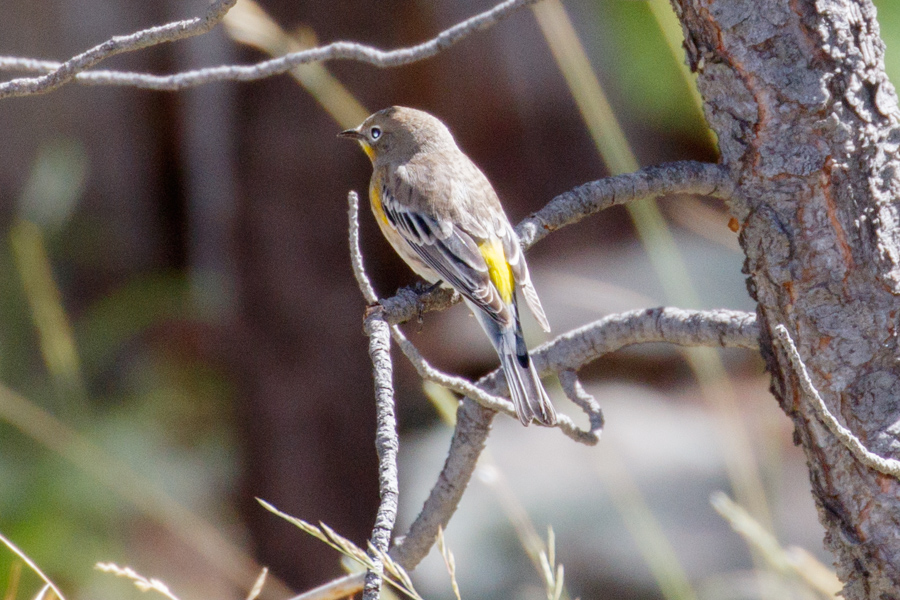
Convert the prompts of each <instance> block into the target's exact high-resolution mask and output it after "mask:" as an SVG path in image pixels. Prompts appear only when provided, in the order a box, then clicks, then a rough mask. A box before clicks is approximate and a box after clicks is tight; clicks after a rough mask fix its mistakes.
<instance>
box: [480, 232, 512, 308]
mask: <svg viewBox="0 0 900 600" xmlns="http://www.w3.org/2000/svg"><path fill="white" fill-rule="evenodd" d="M478 249H479V250H480V251H481V256H483V257H484V262H486V263H487V266H488V277H490V278H491V282H492V283H493V284H494V287H496V288H497V291H498V292H500V297H501V298H502V299H503V301H504V302H506V303H507V304H509V303H510V302H512V298H513V288H514V287H515V285H516V282H515V279H514V278H513V274H512V269H511V268H510V266H509V263H508V262H506V253H504V252H503V244H502V243H501V242H500V240H498V239H496V238H495V239H490V240H487V241H485V242H482V243H481V244H480V245H479V246H478Z"/></svg>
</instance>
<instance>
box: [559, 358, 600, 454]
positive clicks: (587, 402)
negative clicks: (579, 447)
mask: <svg viewBox="0 0 900 600" xmlns="http://www.w3.org/2000/svg"><path fill="white" fill-rule="evenodd" d="M559 383H560V385H561V386H562V389H563V391H564V392H565V393H566V397H567V398H568V399H569V400H571V401H572V402H573V403H575V404H577V405H578V406H580V407H581V410H583V411H584V412H585V414H587V416H588V419H589V420H590V423H591V431H590V432H591V433H593V434H594V435H595V436H596V437H597V438H599V437H600V432H602V431H603V425H604V424H605V419H604V418H603V410H601V408H600V405H599V404H598V403H597V400H595V399H594V397H593V396H592V395H591V394H588V393H587V391H585V389H584V386H582V385H581V381H579V380H578V372H577V371H575V369H564V370H562V371H560V372H559Z"/></svg>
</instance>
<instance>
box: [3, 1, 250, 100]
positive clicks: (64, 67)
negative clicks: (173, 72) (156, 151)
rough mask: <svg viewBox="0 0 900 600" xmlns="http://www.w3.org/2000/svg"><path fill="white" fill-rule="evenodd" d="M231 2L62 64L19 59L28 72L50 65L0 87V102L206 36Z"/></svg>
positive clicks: (126, 37)
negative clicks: (144, 51) (109, 62)
mask: <svg viewBox="0 0 900 600" xmlns="http://www.w3.org/2000/svg"><path fill="white" fill-rule="evenodd" d="M235 2H237V0H216V1H215V2H213V3H212V5H210V7H209V8H208V9H207V11H206V14H205V15H204V16H202V17H196V18H194V19H188V20H186V21H176V22H174V23H169V24H167V25H160V26H159V27H151V28H150V29H144V30H142V31H138V32H136V33H132V34H131V35H122V36H116V37H113V38H111V39H109V40H107V41H105V42H103V43H102V44H100V45H99V46H94V47H93V48H91V49H90V50H87V51H85V52H82V53H81V54H79V55H77V56H74V57H72V58H70V59H69V60H67V61H66V62H64V63H59V64H53V63H45V62H44V61H35V60H32V59H21V60H23V63H22V66H23V67H25V68H27V69H28V70H32V69H34V68H37V67H40V66H42V65H43V66H48V67H49V66H50V65H51V64H53V66H52V70H50V72H49V73H47V74H45V75H41V76H39V77H25V78H20V79H13V80H11V81H6V82H4V83H0V98H9V97H13V96H28V95H31V94H43V93H46V92H49V91H52V90H55V89H56V88H58V87H60V86H62V85H65V84H66V83H68V82H70V81H72V80H73V79H75V78H76V77H78V76H79V74H80V73H82V71H85V70H87V69H90V68H91V67H93V66H94V65H96V64H97V63H99V62H100V61H103V60H105V59H107V58H109V57H111V56H115V55H117V54H122V53H125V52H133V51H135V50H140V49H141V48H147V47H148V46H156V45H158V44H164V43H166V42H174V41H176V40H181V39H184V38H188V37H192V36H195V35H201V34H203V33H206V32H207V31H209V30H210V29H212V28H213V27H215V26H216V25H218V24H219V22H220V21H221V20H222V19H223V18H225V13H227V12H228V11H229V10H230V9H231V7H232V6H234V4H235ZM16 60H17V59H15V58H11V57H3V58H2V59H0V65H3V66H4V67H5V68H10V67H11V66H13V65H14V64H15V61H16ZM80 78H81V77H79V79H80Z"/></svg>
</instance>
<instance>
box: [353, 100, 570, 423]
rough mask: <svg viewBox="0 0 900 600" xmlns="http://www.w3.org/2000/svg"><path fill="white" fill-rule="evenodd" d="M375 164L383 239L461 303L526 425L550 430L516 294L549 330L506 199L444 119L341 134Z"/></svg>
mask: <svg viewBox="0 0 900 600" xmlns="http://www.w3.org/2000/svg"><path fill="white" fill-rule="evenodd" d="M338 136H339V137H344V138H349V139H352V140H356V141H357V142H359V145H360V146H362V149H363V151H365V153H366V155H367V156H368V157H369V159H370V160H371V161H372V167H373V169H372V178H371V180H370V182H369V200H370V204H371V207H372V212H373V214H374V215H375V220H376V221H377V223H378V226H379V228H380V229H381V232H382V234H383V235H384V237H385V238H387V240H388V242H389V243H390V244H391V246H392V247H393V248H394V250H395V251H396V252H397V254H399V255H400V257H401V258H402V259H403V260H404V261H405V262H406V263H407V264H408V265H409V266H410V268H412V270H413V271H414V272H415V273H416V274H417V275H419V276H420V277H422V278H423V279H425V280H426V281H428V282H429V283H431V284H432V285H442V286H449V287H451V288H453V289H454V290H456V291H457V292H458V293H459V294H460V295H461V296H462V298H463V300H464V301H465V303H466V304H467V305H468V307H469V309H470V310H471V311H472V313H473V314H474V315H475V317H476V319H477V320H478V323H479V324H480V325H481V327H482V329H484V331H485V333H486V334H487V336H488V338H489V339H490V341H491V344H492V345H493V347H494V349H495V350H496V352H497V354H498V356H499V357H500V365H501V367H502V370H503V373H504V375H505V377H506V382H507V386H508V388H509V393H510V398H511V399H512V402H513V405H514V406H515V409H516V415H517V416H518V418H519V421H521V422H522V424H523V425H525V426H527V425H529V424H530V423H532V422H536V423H538V424H539V425H544V426H547V427H552V426H553V425H555V424H556V421H557V417H556V411H555V410H554V409H553V405H552V404H551V402H550V398H549V396H548V395H547V391H546V390H545V389H544V386H543V384H542V383H541V380H540V377H539V376H538V373H537V370H536V369H535V366H534V362H533V361H532V360H531V356H530V355H529V353H528V348H527V347H526V345H525V339H524V338H523V336H522V325H521V322H520V320H519V309H518V294H519V293H521V295H522V297H524V299H525V302H526V304H527V305H528V307H529V309H530V310H531V312H532V314H533V315H534V317H535V319H536V320H537V322H538V323H539V324H540V325H541V327H542V328H543V329H544V331H548V332H549V331H550V324H549V322H548V321H547V316H546V314H545V313H544V309H543V307H542V306H541V301H540V299H539V298H538V295H537V291H536V290H535V288H534V284H533V283H532V281H531V276H530V274H529V272H528V265H527V264H526V262H525V256H524V254H523V252H522V249H521V246H520V244H519V238H518V236H517V235H516V232H515V230H514V229H513V227H512V225H510V222H509V219H508V218H507V217H506V214H505V213H504V212H503V207H502V206H501V205H500V199H499V198H498V196H497V193H496V192H495V191H494V188H493V186H491V183H490V182H489V181H488V179H487V177H486V176H485V175H484V173H482V172H481V170H480V169H479V168H478V167H477V166H476V165H475V163H473V162H472V160H471V159H470V158H469V157H468V156H466V155H465V154H464V153H463V152H462V150H460V149H459V147H458V146H457V144H456V141H455V140H454V138H453V135H452V134H451V133H450V130H449V129H448V128H447V126H446V125H444V123H443V122H441V121H440V119H438V118H437V117H434V116H433V115H430V114H429V113H427V112H424V111H421V110H417V109H414V108H406V107H403V106H392V107H390V108H385V109H383V110H380V111H378V112H376V113H374V114H372V115H370V116H369V117H367V118H366V119H365V121H363V122H362V124H361V125H359V126H358V127H356V128H354V129H348V130H346V131H342V132H341V133H339V134H338Z"/></svg>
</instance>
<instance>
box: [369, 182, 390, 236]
mask: <svg viewBox="0 0 900 600" xmlns="http://www.w3.org/2000/svg"><path fill="white" fill-rule="evenodd" d="M369 202H370V203H371V204H372V212H373V213H374V214H375V218H376V219H378V220H379V221H380V223H379V224H382V225H390V223H388V218H387V215H386V214H384V207H383V206H382V205H381V177H374V178H372V182H371V183H370V184H369Z"/></svg>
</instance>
